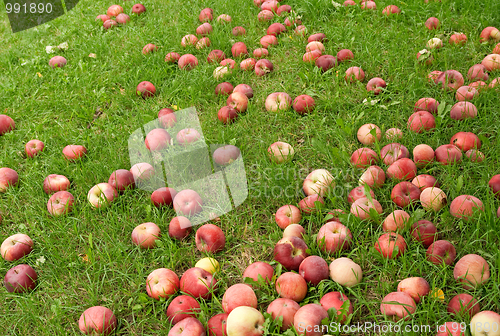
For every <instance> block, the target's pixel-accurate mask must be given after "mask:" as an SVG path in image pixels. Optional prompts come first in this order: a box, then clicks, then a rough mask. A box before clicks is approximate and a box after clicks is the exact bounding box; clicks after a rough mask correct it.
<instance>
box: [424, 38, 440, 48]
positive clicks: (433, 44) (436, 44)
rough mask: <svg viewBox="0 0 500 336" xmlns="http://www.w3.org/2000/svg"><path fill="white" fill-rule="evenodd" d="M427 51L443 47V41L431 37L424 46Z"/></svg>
mask: <svg viewBox="0 0 500 336" xmlns="http://www.w3.org/2000/svg"><path fill="white" fill-rule="evenodd" d="M425 46H426V47H427V48H429V49H439V48H442V47H443V41H442V40H441V39H440V38H437V37H433V38H431V39H430V40H429V41H427V44H426V45H425Z"/></svg>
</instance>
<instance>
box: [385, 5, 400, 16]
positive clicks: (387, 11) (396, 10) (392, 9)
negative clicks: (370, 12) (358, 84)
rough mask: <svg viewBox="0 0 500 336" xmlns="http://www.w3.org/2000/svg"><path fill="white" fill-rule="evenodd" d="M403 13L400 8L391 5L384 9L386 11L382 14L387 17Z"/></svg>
mask: <svg viewBox="0 0 500 336" xmlns="http://www.w3.org/2000/svg"><path fill="white" fill-rule="evenodd" d="M399 13H401V9H399V7H398V6H395V5H389V6H387V7H385V8H384V10H383V11H382V14H385V15H387V16H389V15H391V14H399Z"/></svg>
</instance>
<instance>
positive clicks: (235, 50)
mask: <svg viewBox="0 0 500 336" xmlns="http://www.w3.org/2000/svg"><path fill="white" fill-rule="evenodd" d="M231 53H232V54H233V57H235V58H236V57H240V56H245V55H248V50H247V46H246V45H245V43H243V42H236V43H235V44H233V46H232V47H231Z"/></svg>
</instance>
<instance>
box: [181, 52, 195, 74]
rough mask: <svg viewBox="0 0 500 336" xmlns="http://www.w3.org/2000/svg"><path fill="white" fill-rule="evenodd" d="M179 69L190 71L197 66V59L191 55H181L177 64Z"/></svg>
mask: <svg viewBox="0 0 500 336" xmlns="http://www.w3.org/2000/svg"><path fill="white" fill-rule="evenodd" d="M177 64H178V65H179V69H182V70H186V71H190V70H193V69H194V68H196V67H197V66H198V59H197V58H196V57H195V56H194V55H191V54H185V55H182V56H181V57H180V58H179V61H178V62H177Z"/></svg>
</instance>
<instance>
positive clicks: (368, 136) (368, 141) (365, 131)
mask: <svg viewBox="0 0 500 336" xmlns="http://www.w3.org/2000/svg"><path fill="white" fill-rule="evenodd" d="M372 130H374V131H372ZM357 137H358V140H359V142H361V143H362V144H363V145H365V146H369V145H373V144H374V143H375V142H377V141H380V139H381V138H382V131H381V130H380V128H379V127H378V126H377V125H375V124H364V125H363V126H361V127H360V128H359V129H358V133H357Z"/></svg>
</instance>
